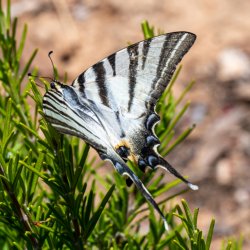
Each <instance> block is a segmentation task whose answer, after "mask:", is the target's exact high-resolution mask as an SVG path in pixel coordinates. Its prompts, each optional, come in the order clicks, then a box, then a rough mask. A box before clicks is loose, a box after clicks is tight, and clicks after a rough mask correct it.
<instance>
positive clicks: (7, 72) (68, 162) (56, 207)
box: [0, 0, 214, 249]
mask: <svg viewBox="0 0 250 250" xmlns="http://www.w3.org/2000/svg"><path fill="white" fill-rule="evenodd" d="M10 16H11V15H10V0H9V1H8V3H7V9H6V12H4V11H3V8H2V5H1V2H0V39H1V40H0V47H1V57H0V93H1V94H0V245H1V248H2V249H93V248H94V249H111V248H112V249H149V248H151V249H165V248H166V247H167V246H168V247H170V248H171V249H189V248H191V249H209V246H210V242H211V239H212V232H213V225H214V221H212V223H211V226H210V230H209V233H208V236H207V238H206V239H205V238H204V236H203V235H202V232H201V231H200V230H199V229H198V228H197V217H198V210H195V212H194V215H192V214H191V212H190V210H189V208H188V205H187V204H186V202H184V201H183V202H182V207H183V208H181V207H180V206H178V205H177V206H176V207H175V208H173V209H172V210H171V211H169V213H168V221H169V223H170V225H171V227H172V230H171V231H170V232H169V233H167V232H166V231H165V230H164V227H163V225H162V222H161V221H160V219H158V218H156V217H155V215H154V212H153V210H152V208H151V207H149V211H150V213H149V215H147V214H145V213H144V212H145V211H147V210H148V209H147V207H148V206H147V203H146V201H145V199H143V198H142V196H141V195H140V194H139V193H137V192H136V191H135V190H134V188H133V187H132V188H127V187H126V182H125V180H124V179H123V178H122V177H121V176H119V175H118V174H112V175H108V174H107V175H106V176H104V177H101V176H100V175H99V174H98V171H97V170H98V169H99V167H100V166H101V164H98V163H97V162H96V160H95V158H94V157H92V158H91V157H90V156H89V155H88V152H89V147H88V145H85V144H84V143H83V142H81V141H80V140H79V139H78V138H73V137H68V136H63V135H60V134H58V133H57V132H56V131H55V130H54V129H53V128H52V127H51V126H50V125H49V124H48V123H47V122H46V121H45V119H44V117H43V112H42V95H41V93H40V92H39V90H38V88H37V85H36V84H35V82H34V81H33V80H31V81H30V83H27V82H26V78H25V75H27V72H28V70H29V68H30V65H31V63H32V61H33V59H34V57H35V56H36V53H37V50H35V51H34V52H33V53H32V54H31V56H30V59H29V60H28V62H27V63H26V64H25V65H24V66H23V65H21V63H20V61H21V57H22V52H23V48H24V45H25V38H26V34H27V26H26V25H25V26H24V29H23V32H22V37H21V40H20V42H19V43H18V42H17V41H16V30H17V19H14V21H13V22H11V18H10ZM143 30H144V34H145V36H153V35H154V32H153V29H152V28H151V27H149V25H148V24H147V23H144V24H143ZM179 71H180V69H179V70H178V71H177V72H176V74H175V76H174V77H173V79H172V82H171V84H170V85H169V87H168V88H167V90H166V91H165V93H164V94H163V96H162V98H161V100H160V102H159V105H158V108H157V109H158V112H159V113H160V115H161V116H162V122H161V123H160V124H159V125H158V126H157V129H156V131H157V134H158V135H159V137H160V139H161V140H162V142H163V146H162V147H161V148H160V150H161V152H162V153H163V154H164V155H166V154H167V153H169V152H170V151H171V150H172V149H173V148H174V147H175V146H176V145H178V144H179V143H180V142H181V141H182V140H184V139H185V138H186V136H187V135H188V134H189V133H190V132H191V131H192V129H193V127H191V128H188V129H187V130H186V131H184V132H183V133H182V134H181V135H180V136H179V137H177V139H175V140H173V137H174V127H175V125H176V123H177V122H178V121H179V119H180V118H181V116H182V115H183V114H184V113H185V110H186V109H187V107H188V105H189V104H188V103H187V104H185V105H184V106H183V107H182V108H180V111H179V113H178V112H177V106H179V105H180V102H181V100H182V99H183V96H184V94H185V93H186V92H187V91H188V90H189V89H190V87H191V86H192V85H193V82H191V83H190V84H189V85H188V87H187V89H186V90H185V91H184V92H183V95H181V97H179V98H177V99H175V98H174V97H173V95H172V91H171V89H172V86H173V84H174V82H175V80H176V78H177V76H178V74H179ZM32 99H33V100H32ZM31 102H32V103H33V104H32V105H30V103H31ZM166 128H167V132H166ZM39 129H40V130H39ZM131 167H133V166H132V165H131ZM135 171H136V169H135ZM139 174H140V173H139ZM141 177H142V176H141ZM162 178H163V175H160V176H158V175H155V174H154V173H151V172H149V173H147V174H146V175H145V176H144V177H143V181H144V183H145V184H149V183H150V186H149V190H150V191H151V193H152V194H153V195H156V196H158V195H160V194H162V193H167V191H168V190H169V189H171V188H173V187H175V186H176V185H178V184H179V181H177V180H176V181H173V182H171V183H168V184H165V183H163V182H162ZM96 182H98V185H102V187H103V189H104V191H101V190H100V189H99V188H97V187H96V186H97V185H96ZM182 192H185V190H184V191H182ZM179 194H180V193H176V194H174V195H172V196H169V197H167V198H164V199H163V200H162V201H160V202H159V204H165V202H166V201H168V200H170V199H172V198H173V197H175V196H177V195H179ZM131 197H133V202H131ZM97 199H98V200H100V201H97ZM131 203H132V204H133V206H132V208H131V206H130V204H131ZM163 206H164V205H163ZM163 211H164V212H166V209H163ZM177 218H179V219H180V222H178V221H177V220H176V219H177ZM148 219H149V222H150V230H149V232H148V233H147V234H143V233H141V232H140V227H141V223H142V221H143V220H148ZM204 247H205V248H204Z"/></svg>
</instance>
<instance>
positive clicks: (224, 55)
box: [218, 48, 250, 81]
mask: <svg viewBox="0 0 250 250" xmlns="http://www.w3.org/2000/svg"><path fill="white" fill-rule="evenodd" d="M218 66H219V67H218V68H219V71H218V78H219V79H220V80H221V81H239V80H241V79H249V77H250V71H249V68H250V59H249V57H248V56H247V55H246V53H244V52H243V51H242V50H240V49H238V48H227V49H224V50H223V51H222V52H221V53H220V54H219V56H218Z"/></svg>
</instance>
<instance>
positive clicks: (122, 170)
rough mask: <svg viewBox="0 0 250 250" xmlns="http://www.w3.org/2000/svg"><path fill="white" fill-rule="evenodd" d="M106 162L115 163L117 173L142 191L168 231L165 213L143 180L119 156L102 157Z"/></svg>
mask: <svg viewBox="0 0 250 250" xmlns="http://www.w3.org/2000/svg"><path fill="white" fill-rule="evenodd" d="M101 157H102V159H103V160H104V159H105V160H109V161H111V162H112V163H113V165H114V167H115V169H116V170H117V172H118V173H119V174H121V175H127V176H128V177H129V178H130V179H131V180H132V181H133V182H134V184H135V185H136V187H137V188H138V189H139V190H140V192H141V193H142V195H143V196H144V197H145V198H146V199H147V201H148V202H149V203H150V204H151V205H152V206H153V207H154V209H155V210H156V211H157V212H158V213H159V215H160V216H161V218H162V219H163V222H164V226H165V229H166V230H168V229H169V227H168V223H167V221H166V218H165V217H164V215H163V213H162V212H161V210H160V208H159V207H158V205H157V203H156V202H155V200H154V198H153V197H152V195H151V194H150V193H149V191H148V190H147V188H146V187H145V186H144V185H143V183H142V182H141V180H140V179H139V178H138V177H137V176H136V175H135V174H134V172H133V171H132V170H131V169H130V168H129V167H128V166H127V165H126V164H125V163H124V162H123V161H122V159H121V158H120V157H119V156H118V155H112V156H107V155H105V156H103V155H102V156H101Z"/></svg>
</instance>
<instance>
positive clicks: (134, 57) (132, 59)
mask: <svg viewBox="0 0 250 250" xmlns="http://www.w3.org/2000/svg"><path fill="white" fill-rule="evenodd" d="M127 50H128V55H129V75H128V78H129V82H128V83H129V103H128V111H130V109H131V105H132V103H133V99H134V95H135V85H136V79H137V77H136V75H137V72H138V60H139V58H138V44H135V45H134V46H130V47H128V48H127Z"/></svg>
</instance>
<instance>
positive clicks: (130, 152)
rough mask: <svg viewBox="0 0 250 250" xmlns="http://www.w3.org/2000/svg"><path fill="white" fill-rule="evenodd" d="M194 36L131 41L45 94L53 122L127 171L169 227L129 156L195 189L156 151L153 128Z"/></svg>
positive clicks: (45, 105)
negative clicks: (164, 94) (130, 164)
mask: <svg viewBox="0 0 250 250" xmlns="http://www.w3.org/2000/svg"><path fill="white" fill-rule="evenodd" d="M194 41H195V35H194V34H192V33H188V32H174V33H169V34H164V35H160V36H157V37H154V38H151V39H148V40H145V41H141V42H139V43H136V44H133V45H130V46H129V47H127V48H124V49H122V50H120V51H118V52H116V53H114V54H112V55H110V56H108V57H107V58H105V59H103V60H101V61H100V62H98V63H96V64H95V65H93V66H92V67H90V68H89V69H87V70H86V71H84V72H83V73H82V74H81V75H79V76H78V77H77V78H76V79H75V80H74V81H73V83H72V86H68V85H65V84H62V83H60V82H58V81H53V82H52V84H51V90H50V91H48V92H47V93H46V94H45V96H44V99H43V109H44V113H45V117H46V119H47V120H48V121H49V122H50V123H51V124H52V126H53V127H55V128H56V129H57V130H58V131H59V132H61V133H65V134H71V135H75V136H78V137H80V138H82V139H83V140H85V141H86V142H87V143H89V144H90V145H91V146H92V147H94V148H95V149H96V150H97V152H98V153H99V154H100V156H101V158H102V159H104V160H109V161H110V162H111V163H112V164H113V165H114V167H115V169H116V170H117V171H118V172H119V173H120V174H123V175H124V174H125V175H127V176H129V178H130V179H131V180H132V181H133V182H134V183H135V185H136V186H137V187H138V189H139V190H140V191H141V192H142V194H143V195H144V197H145V198H146V199H147V200H148V201H149V202H150V203H151V204H152V205H153V206H154V208H155V209H156V210H157V211H158V213H159V214H160V215H161V217H162V218H163V220H164V223H165V226H166V227H167V224H166V220H165V217H164V215H163V214H162V212H161V211H160V209H159V208H158V206H157V204H156V203H155V201H154V199H153V198H152V196H151V195H150V193H149V192H148V191H147V189H146V188H145V186H144V185H143V183H142V182H141V181H140V180H139V179H138V177H137V176H136V175H135V174H134V173H133V172H132V171H131V169H129V168H128V166H127V165H126V161H127V160H128V159H130V160H133V161H134V162H136V163H137V164H138V166H139V167H140V168H141V169H142V170H144V169H145V167H146V166H148V167H151V168H152V169H155V168H156V167H158V166H160V167H162V168H164V169H166V170H167V171H169V172H171V173H172V174H174V175H175V176H177V177H178V178H180V179H182V180H183V181H184V182H186V183H187V184H188V185H189V187H190V188H192V189H197V186H195V185H193V184H191V183H190V182H188V181H187V180H186V179H184V177H182V176H181V175H180V174H179V173H178V172H177V171H176V170H175V169H174V168H173V167H172V166H171V165H169V163H167V162H166V161H165V160H164V159H163V158H162V157H161V156H160V155H159V154H158V152H157V150H156V146H157V145H158V144H159V140H158V138H157V137H156V135H155V133H154V125H155V123H156V122H158V121H159V117H158V115H157V114H156V113H155V105H156V102H157V100H158V99H159V97H160V96H161V94H162V92H163V91H164V90H165V88H166V86H167V84H168V83H169V81H170V79H171V77H172V75H173V73H174V71H175V69H176V66H177V64H178V63H179V62H180V60H181V59H182V57H183V56H184V55H185V54H186V53H187V51H188V50H189V48H190V47H191V46H192V45H193V43H194Z"/></svg>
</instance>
